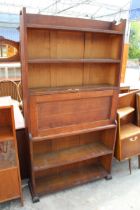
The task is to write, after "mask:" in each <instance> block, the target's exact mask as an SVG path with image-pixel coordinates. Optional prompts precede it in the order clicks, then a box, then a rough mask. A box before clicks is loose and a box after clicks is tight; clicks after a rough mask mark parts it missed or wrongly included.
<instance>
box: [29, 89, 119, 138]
mask: <svg viewBox="0 0 140 210" xmlns="http://www.w3.org/2000/svg"><path fill="white" fill-rule="evenodd" d="M114 99H115V95H113V91H106V92H104V91H94V92H92V91H91V92H90V91H86V92H75V93H63V94H62V93H61V94H52V95H42V96H41V95H37V96H33V95H32V96H30V113H31V115H30V120H31V121H30V126H31V133H32V135H33V136H36V135H41V133H42V132H45V131H46V133H47V130H48V131H51V130H52V129H57V128H64V130H65V128H67V127H69V126H73V125H76V126H78V125H81V124H86V123H89V124H90V123H93V122H101V124H102V122H104V121H108V120H110V119H112V120H114V117H115V115H114V114H113V113H115V109H113V110H112V103H114V102H113V101H114ZM48 133H49V132H48Z"/></svg>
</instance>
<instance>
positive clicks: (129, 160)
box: [128, 158, 131, 174]
mask: <svg viewBox="0 0 140 210" xmlns="http://www.w3.org/2000/svg"><path fill="white" fill-rule="evenodd" d="M128 162H129V171H130V174H131V158H130V159H128Z"/></svg>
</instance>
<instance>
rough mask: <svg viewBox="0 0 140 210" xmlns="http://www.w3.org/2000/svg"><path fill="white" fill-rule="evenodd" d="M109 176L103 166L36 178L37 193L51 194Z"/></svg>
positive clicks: (81, 168) (87, 167)
mask: <svg viewBox="0 0 140 210" xmlns="http://www.w3.org/2000/svg"><path fill="white" fill-rule="evenodd" d="M107 175H108V172H107V171H106V170H105V169H104V168H103V167H102V166H101V165H95V166H91V165H90V166H86V167H85V166H84V167H80V168H78V169H75V170H71V171H66V172H63V173H61V174H57V175H54V176H50V177H39V178H36V192H37V194H38V195H42V194H44V193H51V192H55V191H59V190H63V189H66V188H69V187H72V186H76V185H80V184H84V183H86V182H90V181H93V180H97V179H100V178H103V177H106V176H107Z"/></svg>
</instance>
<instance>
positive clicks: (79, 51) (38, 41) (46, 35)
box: [28, 29, 84, 59]
mask: <svg viewBox="0 0 140 210" xmlns="http://www.w3.org/2000/svg"><path fill="white" fill-rule="evenodd" d="M83 54H84V33H83V32H73V31H57V30H42V29H40V30H39V29H32V30H31V29H30V30H28V55H29V59H30V58H83Z"/></svg>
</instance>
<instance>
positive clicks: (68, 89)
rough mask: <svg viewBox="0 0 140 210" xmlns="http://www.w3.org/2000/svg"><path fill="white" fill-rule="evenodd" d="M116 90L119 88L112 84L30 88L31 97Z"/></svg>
mask: <svg viewBox="0 0 140 210" xmlns="http://www.w3.org/2000/svg"><path fill="white" fill-rule="evenodd" d="M112 89H113V90H116V89H117V86H114V85H110V84H96V85H83V86H78V85H76V86H65V87H52V88H50V87H48V88H47V87H42V88H30V95H47V94H49V95H50V94H56V93H71V92H79V91H90V90H91V91H92V90H112Z"/></svg>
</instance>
